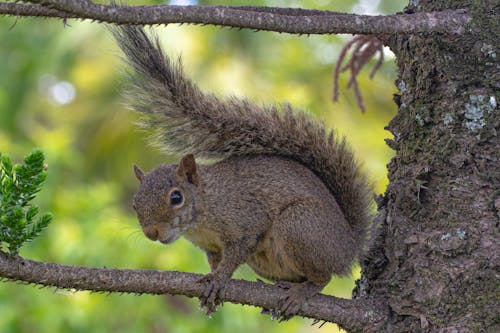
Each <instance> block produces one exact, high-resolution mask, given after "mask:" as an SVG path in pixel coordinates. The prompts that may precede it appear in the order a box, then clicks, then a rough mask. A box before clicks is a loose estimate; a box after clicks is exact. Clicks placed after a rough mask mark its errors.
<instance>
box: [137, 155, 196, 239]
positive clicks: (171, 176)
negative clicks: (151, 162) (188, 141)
mask: <svg viewBox="0 0 500 333" xmlns="http://www.w3.org/2000/svg"><path fill="white" fill-rule="evenodd" d="M134 172H135V176H136V177H137V179H139V181H140V186H139V190H138V191H137V194H136V195H135V197H134V201H133V207H134V209H135V211H136V212H137V216H138V217H139V222H140V223H141V227H142V230H143V232H144V235H146V237H148V238H149V239H151V240H154V241H156V240H158V241H160V242H162V243H164V244H168V243H172V242H173V241H175V240H176V239H177V238H179V236H181V235H182V234H183V233H184V232H186V231H187V230H189V229H190V228H191V227H193V226H194V225H195V223H196V217H197V215H199V214H200V213H199V212H198V209H197V207H198V206H197V205H199V204H200V203H199V202H198V203H197V202H196V199H200V197H201V193H200V192H201V190H200V175H199V173H198V170H197V167H196V162H195V160H194V156H193V155H192V154H189V155H186V156H185V157H184V158H182V160H181V161H180V163H179V165H175V164H173V165H160V166H159V167H157V168H156V169H154V170H153V171H151V172H149V173H144V172H143V171H142V170H141V169H140V168H139V167H137V166H136V165H134Z"/></svg>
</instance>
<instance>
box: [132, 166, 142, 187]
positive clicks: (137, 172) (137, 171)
mask: <svg viewBox="0 0 500 333" xmlns="http://www.w3.org/2000/svg"><path fill="white" fill-rule="evenodd" d="M134 173H135V176H136V177H137V179H139V181H140V182H141V183H142V180H143V179H144V171H142V170H141V168H139V167H138V166H137V165H135V164H134Z"/></svg>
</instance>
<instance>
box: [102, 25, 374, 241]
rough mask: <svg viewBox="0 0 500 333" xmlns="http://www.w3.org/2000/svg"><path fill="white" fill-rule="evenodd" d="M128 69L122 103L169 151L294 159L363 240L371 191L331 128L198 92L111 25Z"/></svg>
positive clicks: (136, 35)
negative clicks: (327, 192)
mask: <svg viewBox="0 0 500 333" xmlns="http://www.w3.org/2000/svg"><path fill="white" fill-rule="evenodd" d="M111 30H112V33H113V35H114V37H115V38H116V40H117V41H118V44H119V45H120V47H121V49H122V50H123V52H124V53H125V55H126V58H127V62H128V63H129V64H130V66H131V67H132V69H133V71H134V72H133V73H132V84H133V88H132V90H131V96H130V101H131V102H132V104H133V108H134V109H135V110H137V111H139V112H142V113H143V114H145V115H146V116H145V117H144V126H146V127H147V128H151V129H153V130H154V131H155V133H156V135H157V140H156V141H158V143H159V144H160V146H161V147H162V148H163V149H164V150H166V151H167V152H170V153H176V154H186V153H193V154H195V156H198V157H202V158H224V157H228V156H234V155H262V154H269V155H279V156H283V157H286V158H290V159H293V160H295V161H298V162H300V163H302V164H304V165H306V166H307V167H309V168H310V169H311V170H313V171H314V172H315V173H316V175H317V176H318V177H320V178H321V179H322V181H323V182H324V183H325V184H326V185H327V187H328V188H329V190H330V191H331V192H332V194H333V196H334V197H335V199H336V201H337V203H338V204H339V206H340V208H341V209H342V211H343V213H344V215H345V217H346V219H347V221H348V222H349V224H350V225H351V227H352V228H353V232H354V235H355V238H356V241H359V242H361V243H364V242H365V241H366V239H367V237H368V236H367V233H368V229H369V225H370V220H371V217H370V214H369V206H370V202H371V188H370V186H368V184H367V181H366V178H365V177H364V176H363V175H362V174H361V171H360V166H359V164H358V163H357V161H356V159H355V157H354V155H353V152H352V150H351V148H350V147H349V146H348V145H347V143H346V142H345V140H344V139H338V138H337V137H336V136H335V135H334V133H333V131H330V132H329V133H327V131H326V129H325V128H324V126H323V125H321V124H320V123H318V122H316V121H314V120H313V119H311V118H310V117H308V116H306V115H305V114H303V113H300V112H294V111H293V110H292V108H291V107H290V105H288V104H283V105H280V106H269V107H259V106H257V105H255V104H253V103H252V102H250V101H248V100H246V99H239V98H228V99H225V100H222V99H220V98H218V97H216V96H215V95H213V94H211V93H204V92H202V91H201V90H200V89H199V88H198V86H196V85H195V84H194V83H193V82H192V81H191V80H190V79H189V78H187V77H186V76H185V75H184V72H183V69H182V67H181V65H180V61H173V60H172V59H171V58H169V57H167V56H166V55H165V53H164V52H163V50H162V48H161V46H160V43H159V41H158V38H157V37H155V38H154V39H153V40H151V39H150V38H149V37H148V36H147V35H146V33H145V32H144V30H143V29H142V28H140V27H134V26H121V27H116V28H111Z"/></svg>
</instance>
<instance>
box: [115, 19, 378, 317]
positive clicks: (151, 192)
mask: <svg viewBox="0 0 500 333" xmlns="http://www.w3.org/2000/svg"><path fill="white" fill-rule="evenodd" d="M111 31H112V33H113V35H114V37H115V39H116V40H117V42H118V44H119V46H120V48H121V49H122V51H123V52H124V54H125V56H126V61H127V63H128V64H129V65H130V67H131V69H132V73H131V83H132V87H131V90H130V92H129V95H130V100H131V101H132V104H133V108H134V109H135V110H137V111H139V112H141V113H143V114H144V117H145V120H144V126H146V127H147V128H149V129H151V130H154V131H155V132H156V133H157V136H156V137H155V138H154V140H155V143H156V144H159V145H160V146H161V147H162V148H163V149H164V150H165V151H168V152H170V153H175V154H178V155H180V156H183V157H182V159H181V160H180V162H179V164H174V165H165V164H163V165H160V166H158V167H157V168H156V169H154V170H152V171H151V172H149V173H145V172H143V171H142V170H141V169H140V168H139V167H137V166H134V171H135V176H136V177H137V179H138V180H139V181H140V186H139V189H138V192H137V194H136V195H135V197H134V200H133V207H134V209H135V211H136V212H137V215H138V218H139V221H140V224H141V227H142V230H143V232H144V234H145V235H146V236H147V237H148V238H150V239H152V240H155V241H156V240H158V241H160V242H162V243H165V244H168V243H171V242H173V241H175V240H176V239H178V238H179V237H180V236H184V237H185V238H186V239H188V240H189V241H191V242H192V243H194V244H195V245H197V246H198V247H200V248H201V249H202V250H203V251H204V252H205V253H206V255H207V258H208V262H209V264H210V267H211V272H210V273H209V274H207V275H205V276H204V277H203V278H202V279H201V280H200V281H199V283H202V284H203V285H204V288H203V289H204V295H203V296H202V297H201V298H200V299H201V305H202V306H204V307H206V308H207V313H211V312H213V311H215V309H216V305H217V304H219V303H220V302H221V296H222V295H223V291H224V285H225V283H226V282H227V281H228V280H229V279H230V278H231V276H232V274H233V272H234V271H235V269H236V268H237V267H238V266H239V265H241V264H244V263H247V264H248V265H249V266H250V267H251V268H252V269H253V270H254V271H255V272H256V273H257V274H258V275H260V276H262V277H264V278H266V279H269V280H271V281H276V282H278V285H279V286H281V287H283V288H284V289H286V290H287V291H286V297H284V298H283V299H282V301H281V302H280V303H279V304H278V306H277V308H276V309H273V311H275V312H274V313H275V314H277V315H278V316H279V317H280V318H281V319H288V318H290V317H292V316H293V315H295V314H296V313H297V312H298V311H299V310H300V308H301V306H302V305H303V304H304V303H306V302H307V300H308V299H309V298H310V297H312V296H314V295H316V294H318V293H319V292H320V291H321V290H322V289H323V287H324V286H325V285H326V284H327V283H328V282H329V281H330V279H331V277H332V275H333V274H335V275H345V274H348V273H349V272H350V270H351V266H352V264H353V262H354V261H355V260H356V258H358V259H359V258H360V257H362V256H363V253H364V252H365V251H366V247H367V244H368V238H369V229H370V227H371V223H372V222H371V216H370V212H369V211H370V205H371V196H372V189H371V187H370V186H369V185H368V183H367V180H366V177H365V176H364V175H363V174H362V173H361V171H360V166H359V164H358V162H357V161H356V158H355V157H354V155H353V152H352V150H351V148H350V147H349V146H348V145H347V143H346V142H345V140H344V139H339V138H337V137H336V136H335V135H334V134H333V131H330V132H328V131H327V130H326V129H325V128H324V126H323V125H322V124H320V123H318V122H317V121H315V120H313V119H311V118H310V117H308V116H307V115H305V114H303V113H300V112H296V111H294V110H293V109H292V108H291V106H289V105H288V104H284V105H280V106H269V107H259V106H257V105H255V104H254V103H252V102H251V101H249V100H246V99H237V98H228V99H226V100H223V99H220V98H218V97H216V96H215V95H213V94H210V93H205V92H202V91H201V90H200V89H199V88H198V87H197V86H196V84H194V83H193V82H192V81H191V80H190V79H189V78H187V77H186V76H185V74H184V72H183V69H182V67H181V64H180V61H174V60H172V59H171V58H169V57H168V56H167V55H166V54H165V52H164V51H163V49H162V48H161V46H160V43H159V40H158V38H157V37H153V38H152V39H151V38H149V37H148V35H147V34H146V33H145V32H144V30H143V28H141V27H137V26H120V27H114V28H111ZM195 156H196V158H203V159H213V158H215V159H217V160H218V162H216V163H215V164H211V165H200V164H198V163H197V162H196V161H195Z"/></svg>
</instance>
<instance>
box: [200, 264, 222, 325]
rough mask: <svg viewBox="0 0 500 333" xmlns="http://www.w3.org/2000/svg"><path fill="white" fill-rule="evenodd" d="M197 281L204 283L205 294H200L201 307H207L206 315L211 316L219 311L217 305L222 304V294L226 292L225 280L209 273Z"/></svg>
mask: <svg viewBox="0 0 500 333" xmlns="http://www.w3.org/2000/svg"><path fill="white" fill-rule="evenodd" d="M197 283H202V284H204V290H203V295H202V296H200V307H202V308H205V309H206V315H207V316H210V315H211V314H212V313H214V312H216V311H217V305H219V304H222V299H221V295H222V294H223V292H224V286H225V284H224V281H223V280H221V279H220V278H218V277H217V276H215V275H214V274H212V273H209V274H207V275H205V276H204V277H202V278H201V279H199V280H198V281H197Z"/></svg>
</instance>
